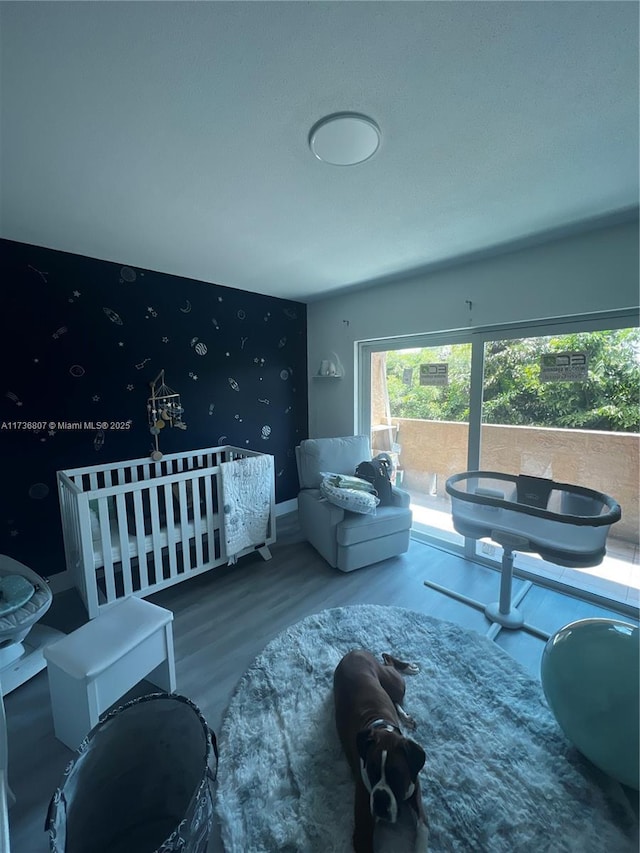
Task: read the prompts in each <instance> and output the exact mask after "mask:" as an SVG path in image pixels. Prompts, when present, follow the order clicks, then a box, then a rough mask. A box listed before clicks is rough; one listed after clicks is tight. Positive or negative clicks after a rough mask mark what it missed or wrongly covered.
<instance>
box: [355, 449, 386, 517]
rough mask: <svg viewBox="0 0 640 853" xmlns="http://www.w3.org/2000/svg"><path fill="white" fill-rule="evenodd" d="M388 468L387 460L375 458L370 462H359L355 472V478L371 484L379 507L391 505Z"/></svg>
mask: <svg viewBox="0 0 640 853" xmlns="http://www.w3.org/2000/svg"><path fill="white" fill-rule="evenodd" d="M390 468H391V466H390V463H389V460H388V458H385V457H382V456H376V457H375V458H374V459H372V460H371V461H370V462H361V463H360V464H359V465H358V467H357V468H356V471H355V475H356V477H360V478H361V479H362V480H366V481H367V482H369V483H371V485H372V486H373V488H374V489H375V490H376V494H377V495H378V498H379V499H380V506H390V505H391V504H392V503H393V498H392V492H391V471H390Z"/></svg>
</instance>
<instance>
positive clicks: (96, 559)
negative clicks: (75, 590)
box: [93, 518, 205, 568]
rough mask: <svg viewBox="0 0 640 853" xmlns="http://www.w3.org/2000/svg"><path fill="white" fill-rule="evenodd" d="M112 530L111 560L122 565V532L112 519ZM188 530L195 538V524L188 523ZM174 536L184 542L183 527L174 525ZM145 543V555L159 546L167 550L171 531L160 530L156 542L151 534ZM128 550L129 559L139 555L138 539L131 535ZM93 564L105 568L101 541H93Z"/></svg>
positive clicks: (162, 528)
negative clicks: (156, 545) (155, 546)
mask: <svg viewBox="0 0 640 853" xmlns="http://www.w3.org/2000/svg"><path fill="white" fill-rule="evenodd" d="M109 527H110V529H111V560H112V562H114V563H120V562H121V561H122V549H121V543H120V532H119V530H118V520H117V519H115V518H112V519H111V521H110V524H109ZM185 527H186V530H187V536H188V538H191V537H192V536H195V522H193V521H188V522H187V523H186V524H185ZM200 529H201V530H204V529H205V527H204V524H203V523H202V522H201V528H200ZM173 531H174V536H173V541H174V542H179V541H181V540H182V525H181V524H174V526H173ZM143 541H144V553H145V554H149V553H150V552H152V551H153V549H154V545H155V544H156V542H157V544H158V545H159V546H160V547H161V548H166V547H167V546H168V544H169V531H168V529H167V527H166V526H165V527H161V528H160V530H159V536H158V539H157V540H154V538H153V535H152V534H151V533H149V534H147V535H146V536H144V538H143ZM126 550H127V552H128V555H129V558H131V557H136V556H137V554H138V537H137V536H134V535H132V534H131V533H130V534H129V535H128V537H127V543H126ZM93 564H94V566H95V567H96V568H99V567H101V566H104V553H103V547H102V540H101V539H94V540H93Z"/></svg>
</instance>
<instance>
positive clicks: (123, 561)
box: [116, 492, 133, 596]
mask: <svg viewBox="0 0 640 853" xmlns="http://www.w3.org/2000/svg"><path fill="white" fill-rule="evenodd" d="M116 518H117V520H118V536H119V537H120V565H121V566H122V584H123V588H124V594H125V596H127V595H131V594H132V593H133V578H132V576H131V557H130V555H129V525H128V524H127V506H126V504H125V500H124V494H123V492H120V493H119V494H117V495H116Z"/></svg>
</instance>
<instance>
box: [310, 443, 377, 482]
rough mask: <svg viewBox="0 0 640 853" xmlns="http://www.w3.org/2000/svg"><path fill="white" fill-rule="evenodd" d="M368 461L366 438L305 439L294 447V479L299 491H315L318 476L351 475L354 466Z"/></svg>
mask: <svg viewBox="0 0 640 853" xmlns="http://www.w3.org/2000/svg"><path fill="white" fill-rule="evenodd" d="M370 457H371V450H370V446H369V438H368V437H367V436H366V435H348V436H344V437H342V438H308V439H305V441H301V442H300V444H299V445H298V447H296V460H297V463H298V478H299V480H300V488H301V489H319V488H320V483H321V482H322V474H323V472H326V471H333V472H335V473H336V474H353V473H354V472H355V470H356V465H357V464H358V463H359V462H362V460H363V459H369V458H370Z"/></svg>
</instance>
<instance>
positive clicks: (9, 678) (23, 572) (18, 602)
mask: <svg viewBox="0 0 640 853" xmlns="http://www.w3.org/2000/svg"><path fill="white" fill-rule="evenodd" d="M52 601H53V595H52V593H51V590H50V589H49V585H48V584H47V582H46V581H45V580H44V578H41V577H40V575H38V574H36V572H34V571H33V570H32V569H29V568H28V567H27V566H25V565H23V564H22V563H19V562H18V561H17V560H14V559H13V558H12V557H8V556H7V555H6V554H0V688H1V689H0V694H5V695H6V694H7V693H10V692H11V691H12V690H15V689H16V687H19V686H20V685H21V684H24V682H25V681H27V680H28V679H30V678H33V676H34V675H36V674H37V673H38V672H40V670H42V669H44V667H45V665H46V661H45V659H44V656H43V654H42V649H43V648H44V646H45V645H47V644H48V643H51V642H53V640H56V639H58V638H59V637H60V636H62V635H61V632H60V631H56V630H55V629H53V628H49V627H47V626H46V625H36V624H35V623H36V622H38V620H39V619H41V618H42V617H43V616H44V614H45V613H46V612H47V610H48V609H49V608H50V607H51V602H52Z"/></svg>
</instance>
